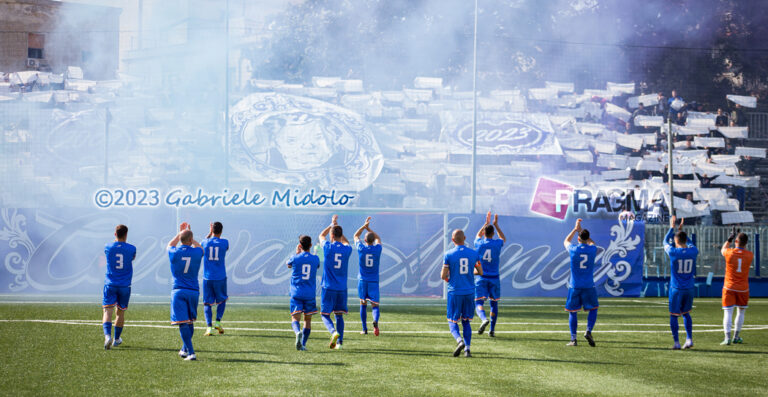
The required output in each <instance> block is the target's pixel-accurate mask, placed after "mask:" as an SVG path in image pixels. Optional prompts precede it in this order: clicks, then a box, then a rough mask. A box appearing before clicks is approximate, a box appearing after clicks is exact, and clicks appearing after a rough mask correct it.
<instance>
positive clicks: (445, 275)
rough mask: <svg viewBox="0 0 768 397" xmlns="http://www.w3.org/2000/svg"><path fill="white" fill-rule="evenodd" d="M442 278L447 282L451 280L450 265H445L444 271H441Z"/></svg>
mask: <svg viewBox="0 0 768 397" xmlns="http://www.w3.org/2000/svg"><path fill="white" fill-rule="evenodd" d="M440 278H441V279H443V280H445V281H446V282H447V281H448V279H450V278H451V269H450V268H448V263H445V264H443V270H441V271H440Z"/></svg>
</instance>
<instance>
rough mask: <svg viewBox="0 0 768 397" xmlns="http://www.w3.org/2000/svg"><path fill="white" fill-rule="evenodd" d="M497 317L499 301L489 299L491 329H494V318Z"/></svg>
mask: <svg viewBox="0 0 768 397" xmlns="http://www.w3.org/2000/svg"><path fill="white" fill-rule="evenodd" d="M498 319H499V301H491V331H494V330H496V320H498Z"/></svg>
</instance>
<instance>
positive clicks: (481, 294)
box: [475, 277, 501, 301]
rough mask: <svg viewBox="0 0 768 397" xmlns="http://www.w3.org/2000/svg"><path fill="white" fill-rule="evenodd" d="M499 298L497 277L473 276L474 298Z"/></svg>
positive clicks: (499, 287) (499, 285) (499, 282)
mask: <svg viewBox="0 0 768 397" xmlns="http://www.w3.org/2000/svg"><path fill="white" fill-rule="evenodd" d="M500 298H501V280H499V279H498V278H484V277H475V300H476V301H478V300H486V299H490V300H492V301H497V300H499V299H500Z"/></svg>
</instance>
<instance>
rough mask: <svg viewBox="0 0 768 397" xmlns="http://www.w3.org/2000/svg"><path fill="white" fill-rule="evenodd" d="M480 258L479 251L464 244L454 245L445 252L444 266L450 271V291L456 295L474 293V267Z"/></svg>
mask: <svg viewBox="0 0 768 397" xmlns="http://www.w3.org/2000/svg"><path fill="white" fill-rule="evenodd" d="M479 259H480V258H479V257H478V255H477V251H475V250H473V249H471V248H468V247H466V246H464V245H459V246H456V247H454V248H453V249H452V250H450V251H448V252H446V253H445V257H444V258H443V267H447V268H448V271H449V272H450V273H449V274H448V277H449V278H448V292H450V293H453V294H454V295H473V294H474V293H475V276H474V269H475V265H476V264H477V261H478V260H479Z"/></svg>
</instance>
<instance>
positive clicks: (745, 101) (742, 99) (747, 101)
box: [725, 95, 757, 108]
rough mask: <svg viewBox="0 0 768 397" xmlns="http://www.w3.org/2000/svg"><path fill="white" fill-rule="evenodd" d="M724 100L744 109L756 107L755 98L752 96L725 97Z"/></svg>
mask: <svg viewBox="0 0 768 397" xmlns="http://www.w3.org/2000/svg"><path fill="white" fill-rule="evenodd" d="M725 98H726V99H728V100H729V101H731V102H733V103H738V104H739V105H741V106H744V107H745V108H756V107H757V98H755V97H753V96H743V95H726V96H725Z"/></svg>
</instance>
